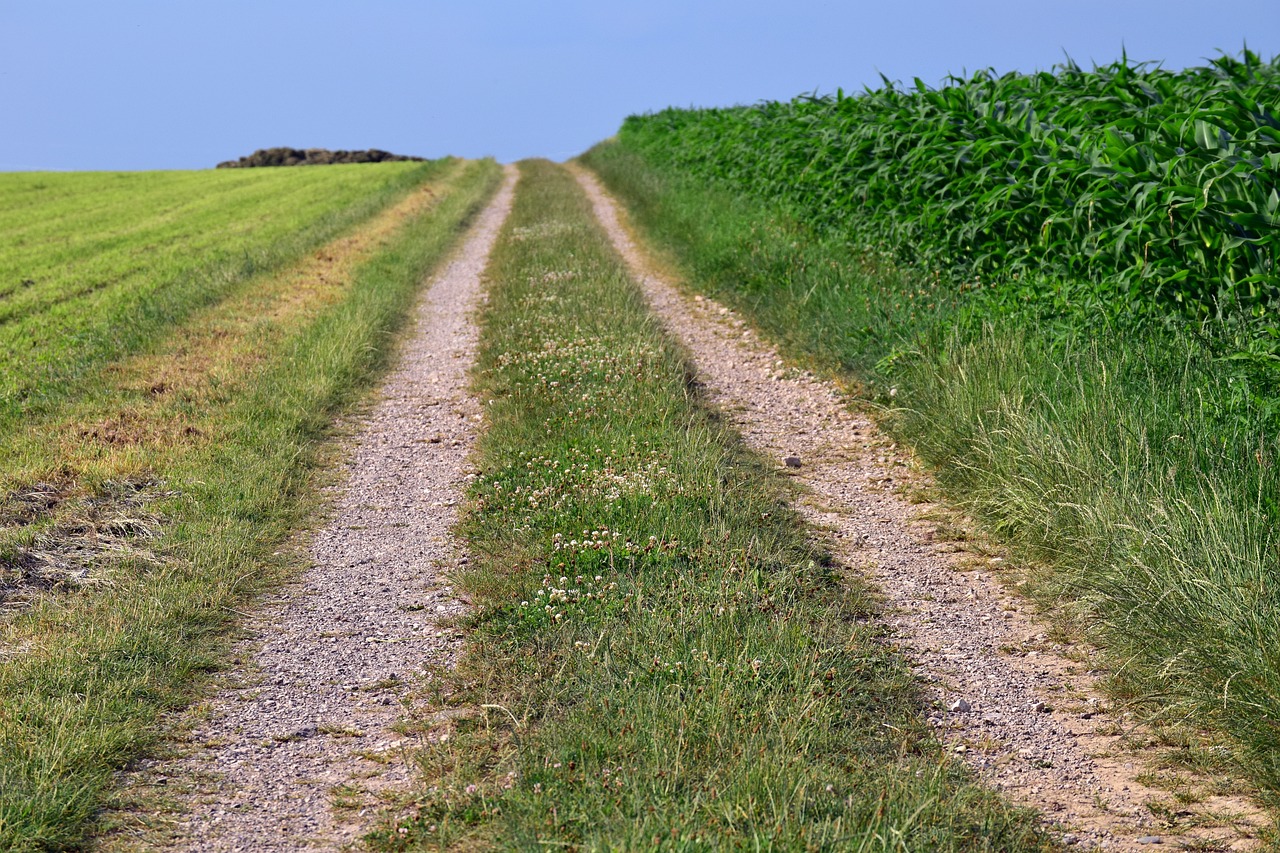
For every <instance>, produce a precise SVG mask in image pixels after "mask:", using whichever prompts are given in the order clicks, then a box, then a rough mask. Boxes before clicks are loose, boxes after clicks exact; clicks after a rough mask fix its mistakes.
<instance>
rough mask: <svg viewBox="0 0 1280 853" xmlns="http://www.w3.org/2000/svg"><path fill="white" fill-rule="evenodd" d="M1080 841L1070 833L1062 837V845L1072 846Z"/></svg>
mask: <svg viewBox="0 0 1280 853" xmlns="http://www.w3.org/2000/svg"><path fill="white" fill-rule="evenodd" d="M1079 840H1080V839H1079V838H1077V837H1076V836H1075V835H1074V834H1072V833H1070V832H1068V833H1067V834H1066V835H1064V836H1062V843H1063V844H1068V845H1070V844H1075V843H1076V842H1077V841H1079Z"/></svg>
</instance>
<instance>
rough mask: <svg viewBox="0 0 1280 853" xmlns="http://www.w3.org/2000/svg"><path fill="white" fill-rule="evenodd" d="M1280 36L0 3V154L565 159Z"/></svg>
mask: <svg viewBox="0 0 1280 853" xmlns="http://www.w3.org/2000/svg"><path fill="white" fill-rule="evenodd" d="M1245 40H1247V41H1248V43H1249V46H1250V47H1251V48H1252V49H1254V50H1256V51H1257V52H1259V53H1261V54H1263V55H1264V56H1267V57H1271V56H1274V55H1276V54H1280V0H1230V2H1222V3H1211V2H1205V0H1159V1H1158V2H1156V0H1108V2H1096V0H1071V2H1051V3H1046V2H1037V1H1036V0H1021V2H1005V0H991V2H983V0H970V2H967V3H961V2H957V0H946V2H942V0H896V2H846V3H836V2H822V1H821V0H786V2H783V0H770V2H759V0H733V2H728V0H707V2H698V0H680V1H679V2H676V0H643V2H630V0H627V2H621V0H615V2H610V0H596V2H585V1H584V0H541V2H537V0H525V2H519V3H517V2H494V0H466V2H450V3H444V2H426V0H423V2H408V0H362V2H342V3H340V2H333V0H312V2H307V3H301V2H271V0H257V2H241V0H222V2H216V3H214V2H195V0H164V2H160V1H159V0H147V2H143V0H111V2H104V1H103V0H94V2H69V0H21V2H16V0H0V117H3V118H2V119H0V171H10V170H18V169H77V170H80V169H193V168H205V167H208V166H212V165H213V164H215V163H216V162H218V161H219V160H225V159H231V158H234V157H238V156H240V155H243V154H248V153H249V152H251V151H253V150H254V149H256V148H262V147H268V146H273V145H293V146H298V147H325V148H367V147H377V148H384V149H387V150H391V151H396V152H399V153H406V154H420V155H423V156H439V155H444V154H458V155H462V156H485V155H492V156H496V157H498V158H499V159H500V160H503V161H509V160H514V159H518V158H521V157H530V156H544V157H551V158H553V159H557V160H559V159H564V158H567V157H570V156H572V155H574V154H577V153H579V152H581V151H583V150H585V149H586V148H588V147H590V145H591V144H592V143H594V142H596V141H598V140H600V139H603V138H605V137H607V136H609V135H611V134H612V133H613V132H614V131H616V130H617V128H618V125H619V124H620V123H621V121H622V119H623V118H624V117H625V116H627V115H628V114H630V113H633V112H644V111H648V110H655V109H660V108H662V107H664V106H670V105H675V106H689V105H698V106H710V105H728V104H735V103H752V102H755V101H758V100H762V99H774V98H789V97H791V96H793V95H797V94H800V93H802V92H809V91H813V90H815V89H816V90H819V91H834V90H835V88H836V87H838V86H839V87H844V88H845V89H846V90H849V89H855V90H856V89H859V88H861V87H862V86H864V85H870V84H876V83H877V82H878V81H879V74H880V73H884V74H885V75H887V76H888V77H890V78H892V79H901V80H907V81H909V80H910V79H911V78H912V77H916V76H918V77H921V78H923V79H924V80H925V81H926V82H928V83H931V84H933V83H937V82H939V81H940V80H941V79H942V77H943V76H945V75H946V74H948V73H961V72H964V71H966V70H967V71H972V70H975V69H978V68H985V67H994V68H995V69H997V70H998V71H1008V70H1015V69H1016V70H1022V71H1032V70H1036V69H1043V68H1048V67H1051V66H1052V65H1054V64H1056V63H1057V62H1060V61H1061V60H1062V58H1063V56H1064V55H1065V54H1070V55H1071V57H1072V58H1074V59H1075V60H1076V61H1077V62H1079V63H1080V64H1082V65H1088V64H1089V63H1090V62H1091V61H1097V62H1109V61H1111V60H1113V59H1116V58H1118V57H1119V55H1120V51H1121V47H1122V45H1123V46H1124V47H1125V48H1126V49H1127V50H1128V53H1129V56H1130V58H1132V59H1144V60H1148V59H1149V60H1161V61H1163V62H1164V64H1165V65H1166V67H1170V68H1179V67H1183V66H1186V65H1196V64H1201V62H1202V60H1203V59H1204V58H1206V57H1212V56H1215V55H1217V53H1218V51H1219V49H1221V50H1226V51H1229V52H1235V51H1238V50H1239V48H1240V46H1241V44H1242V42H1244V41H1245Z"/></svg>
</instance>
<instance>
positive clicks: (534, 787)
mask: <svg viewBox="0 0 1280 853" xmlns="http://www.w3.org/2000/svg"><path fill="white" fill-rule="evenodd" d="M489 277H490V284H491V293H490V295H491V301H490V303H489V307H488V310H487V313H486V316H485V319H484V326H483V335H482V339H481V354H480V363H479V368H478V373H477V378H476V382H477V387H478V393H479V394H480V395H481V396H482V398H484V399H487V400H489V401H490V402H489V405H488V408H487V411H488V422H489V423H488V430H487V432H486V433H485V435H484V436H483V437H482V439H481V444H480V447H479V458H478V464H479V466H480V468H481V471H482V474H481V477H480V478H479V479H478V481H477V482H476V484H475V485H474V487H473V490H472V493H471V498H472V504H471V508H470V511H469V514H468V516H467V519H466V521H465V522H464V523H463V530H462V532H463V533H464V534H465V535H466V536H467V538H468V540H469V542H470V545H471V548H472V549H473V552H474V554H475V557H474V559H473V568H471V569H470V570H469V571H467V572H466V574H465V576H464V577H463V578H462V579H461V584H462V586H463V587H464V588H465V590H466V591H467V592H468V593H469V594H470V596H471V597H472V599H473V600H474V601H475V603H476V609H475V612H474V616H473V617H472V619H471V623H472V624H471V625H470V628H471V630H472V637H473V642H472V646H471V648H470V651H469V652H468V655H467V657H466V660H465V662H464V663H463V664H462V665H461V666H460V668H459V670H458V672H457V673H456V674H455V676H454V677H453V678H452V679H450V683H451V684H453V685H454V686H453V688H452V689H453V690H454V692H453V693H452V694H449V695H445V694H443V693H442V694H441V695H439V696H437V697H435V698H436V700H437V701H439V702H444V703H446V704H451V705H454V706H461V707H464V708H465V707H467V706H470V707H473V708H478V709H479V712H480V713H479V716H476V717H473V718H471V719H459V718H458V714H457V713H453V714H444V715H441V716H444V717H449V718H450V721H448V722H445V723H443V724H440V725H439V726H438V727H437V728H435V729H433V730H431V731H430V732H429V733H428V737H427V739H428V741H429V743H430V746H429V747H428V748H427V749H426V751H425V753H424V754H423V756H422V764H423V766H424V768H425V770H426V772H427V775H428V782H427V790H425V791H423V792H422V793H421V794H419V795H418V797H417V798H416V799H415V800H414V801H413V802H411V803H410V804H409V805H408V807H407V808H406V809H405V810H404V811H403V812H402V813H401V814H399V815H398V820H396V821H395V822H394V823H390V822H389V823H388V825H387V826H386V827H385V828H384V829H383V830H382V831H379V832H378V833H377V835H376V836H375V837H374V839H373V842H374V846H375V847H377V848H378V849H394V850H400V849H438V848H463V849H469V848H470V847H473V846H495V847H500V848H507V849H511V848H515V849H531V848H535V847H540V846H557V847H558V846H564V847H569V848H574V849H593V850H594V849H617V850H631V849H728V848H743V849H828V848H832V847H839V848H840V849H850V850H924V849H929V850H958V849H966V850H967V849H991V850H995V849H999V850H1020V849H1040V848H1041V847H1042V845H1044V844H1045V842H1044V840H1043V838H1042V837H1041V836H1040V834H1039V831H1038V829H1037V824H1036V821H1035V820H1034V817H1033V816H1031V815H1030V814H1028V813H1026V812H1022V811H1018V810H1014V809H1011V808H1009V807H1008V806H1006V805H1005V804H1003V803H1002V802H1001V801H1000V800H999V799H998V798H997V797H996V796H995V795H994V794H992V793H991V792H989V791H986V790H984V789H983V788H981V787H978V786H975V785H973V784H971V783H970V782H969V781H968V779H967V776H966V774H965V773H964V772H963V770H962V769H960V768H959V767H958V766H957V765H956V764H954V763H952V762H951V761H949V760H948V759H947V758H946V757H945V756H944V755H943V754H942V752H941V751H940V749H939V747H938V745H937V743H936V742H935V741H934V740H932V738H931V737H930V735H929V732H928V730H927V728H926V727H925V725H924V723H923V721H922V716H921V715H920V714H919V713H918V712H919V703H920V697H919V696H918V694H917V693H916V689H915V685H914V683H913V680H912V677H911V675H910V672H909V670H908V669H907V668H906V666H905V665H904V664H903V662H902V661H901V660H900V659H899V658H898V657H896V656H895V655H894V654H893V653H891V651H890V650H889V649H888V648H887V647H886V646H885V645H884V644H883V643H882V642H881V637H880V628H879V627H878V626H877V624H876V623H875V621H874V620H872V619H871V618H870V617H871V614H872V613H873V612H874V604H873V602H872V600H871V599H870V598H869V596H868V593H867V591H866V589H865V588H864V587H863V586H862V585H860V584H859V583H858V582H857V581H856V579H853V578H850V577H846V576H843V574H842V573H841V571H840V569H839V568H838V567H836V566H833V565H830V564H828V563H827V562H825V561H824V559H823V557H822V555H821V554H818V553H816V552H815V551H814V549H813V547H812V545H811V544H810V543H809V541H808V539H807V538H806V535H805V532H804V529H803V526H802V524H801V523H800V521H799V519H798V517H797V516H796V515H795V514H794V513H793V512H792V511H791V510H790V509H789V508H788V506H787V499H788V498H789V494H788V493H787V491H786V490H785V487H784V486H783V485H782V481H781V480H780V479H779V478H777V477H776V476H774V475H772V474H771V473H770V472H769V471H767V470H766V469H765V468H764V467H763V466H762V465H761V464H760V463H759V462H758V461H757V460H756V459H754V458H753V457H751V456H750V455H749V454H748V453H747V452H746V451H745V450H744V449H743V447H742V446H741V444H740V441H739V440H738V439H737V437H736V436H734V435H732V434H731V433H729V432H728V431H727V430H726V429H725V428H724V427H722V426H721V425H719V424H718V423H717V421H716V419H715V417H714V416H713V414H712V413H711V412H710V411H709V410H708V409H707V408H706V407H704V406H703V404H702V403H701V402H700V400H699V399H698V397H697V395H696V393H695V392H694V391H692V390H691V386H690V378H689V368H688V365H687V363H686V362H685V361H684V359H683V357H682V355H681V354H680V353H679V352H678V351H677V350H676V349H675V348H674V347H673V346H672V344H671V343H670V342H669V341H668V340H667V339H666V338H665V337H664V334H663V332H662V330H661V329H660V327H659V326H658V325H657V323H656V321H655V320H654V318H653V317H652V316H651V314H650V312H649V310H648V308H647V305H646V303H645V301H644V298H643V296H642V294H641V293H640V292H639V290H638V289H637V287H636V286H635V284H634V283H633V282H632V281H630V279H629V278H628V275H627V272H626V269H625V267H624V265H623V263H622V261H621V260H620V259H619V258H618V257H617V256H616V255H615V254H614V253H613V250H612V248H611V247H610V246H609V244H608V240H607V238H606V237H605V235H604V233H603V231H602V230H601V229H600V227H599V226H598V224H597V223H596V222H595V220H594V217H593V214H592V211H591V207H590V204H589V202H588V201H587V199H586V198H585V197H584V196H583V195H582V193H581V191H580V190H579V188H578V187H577V184H576V182H575V181H574V180H573V178H572V176H571V175H570V174H569V173H568V172H567V171H566V170H565V169H564V168H563V167H559V166H554V165H552V164H550V163H547V162H544V161H533V162H527V163H524V164H522V177H521V184H520V186H519V190H518V192H517V196H516V201H515V207H514V209H513V212H512V214H511V217H510V219H509V220H508V222H507V224H506V226H505V228H504V231H503V232H502V234H501V236H500V238H499V241H498V244H497V246H496V247H495V249H494V253H493V255H492V257H491V260H490V266H489Z"/></svg>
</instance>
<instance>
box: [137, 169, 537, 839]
mask: <svg viewBox="0 0 1280 853" xmlns="http://www.w3.org/2000/svg"><path fill="white" fill-rule="evenodd" d="M514 185H515V173H514V171H513V170H512V169H511V168H510V167H508V169H507V173H506V177H505V180H504V183H503V186H502V188H501V189H500V190H499V192H498V194H497V196H496V197H495V198H494V200H493V201H492V202H491V203H490V204H489V205H488V207H487V208H486V209H485V210H484V211H483V212H482V213H481V214H480V216H479V218H478V221H477V222H476V224H475V225H474V226H473V228H472V231H471V233H470V235H469V236H468V237H467V238H466V240H465V242H464V244H463V245H462V247H461V248H460V249H459V250H458V251H457V252H456V253H455V254H454V256H453V257H452V258H451V260H450V261H449V262H448V263H447V265H446V266H445V268H444V269H443V270H442V271H441V272H440V273H439V274H437V276H436V277H435V279H434V281H433V282H432V284H431V285H430V288H429V289H428V291H427V292H426V294H425V296H424V297H423V299H422V301H421V303H420V304H419V307H418V309H417V314H416V317H417V324H418V327H417V330H416V331H415V332H414V334H413V336H412V338H411V339H410V340H409V341H408V342H407V344H406V345H405V346H404V348H403V350H402V351H401V353H400V357H399V363H398V366H397V368H396V369H395V370H394V372H393V373H391V375H390V376H389V377H388V378H387V379H386V380H385V382H384V384H383V386H382V387H381V389H380V394H379V397H378V400H377V403H376V404H375V406H374V408H373V409H372V411H371V412H370V413H369V415H368V416H367V418H364V419H362V422H361V423H360V424H359V429H358V432H357V433H356V435H355V436H354V437H353V438H352V439H351V441H350V444H349V458H348V461H347V463H346V473H345V476H344V477H343V482H342V483H341V484H340V485H339V486H338V487H336V488H335V496H334V509H333V515H332V517H331V518H330V519H329V520H328V521H327V523H326V524H325V526H324V527H323V528H322V529H321V530H319V531H318V532H317V533H316V534H315V536H314V539H313V540H312V542H311V545H310V552H311V557H312V560H313V566H312V568H311V569H309V570H308V571H307V572H306V573H305V574H304V575H303V576H302V577H301V578H300V579H299V581H298V582H297V583H296V584H295V585H294V586H293V588H291V589H288V590H286V591H284V592H283V593H281V595H280V596H279V597H278V598H276V599H275V600H274V601H272V602H270V603H269V604H268V605H267V606H266V607H265V608H264V609H263V611H262V612H261V613H260V614H258V615H257V616H256V617H255V618H253V619H252V620H251V621H250V622H249V625H248V628H247V629H248V631H249V632H250V635H251V636H250V638H249V639H248V640H246V642H245V643H244V644H243V646H242V655H243V657H244V658H245V659H246V668H247V669H248V672H249V674H248V675H244V676H243V680H242V683H239V684H234V685H229V686H227V687H226V688H225V689H223V690H221V691H220V692H219V693H218V694H217V695H216V696H215V697H214V698H213V699H212V700H211V701H210V702H209V704H208V707H207V709H206V712H207V713H206V718H205V719H204V720H203V721H201V722H200V723H198V724H197V726H196V730H195V731H194V732H193V735H192V738H193V745H194V746H196V747H197V748H196V749H195V750H194V751H193V752H192V753H191V754H190V755H188V756H185V757H183V758H182V759H180V760H178V761H176V762H172V763H169V764H162V765H158V766H155V767H152V768H150V769H149V771H148V773H147V777H148V779H149V781H150V783H151V784H168V785H169V786H170V787H171V788H173V789H176V790H177V792H178V793H179V796H180V797H181V798H182V799H184V800H186V803H185V804H184V805H185V806H186V808H188V809H189V813H188V814H186V815H184V816H182V817H180V818H179V820H178V821H177V823H176V825H174V826H172V827H171V828H170V831H169V833H168V834H169V835H170V841H171V843H172V845H173V846H174V847H176V848H177V849H185V850H200V851H215V850H255V851H258V850H262V851H271V850H297V849H300V848H312V849H338V848H341V847H344V846H346V845H348V844H350V843H352V842H354V841H355V840H356V839H358V838H359V836H360V835H361V834H363V833H364V832H366V831H367V830H368V829H369V828H370V827H369V822H370V819H371V815H372V810H371V808H370V807H371V806H374V805H375V804H376V803H377V802H378V797H379V794H380V793H381V792H385V791H388V790H395V789H401V788H404V787H405V786H407V784H408V782H409V780H410V777H411V767H410V764H409V762H408V760H407V757H406V756H407V751H408V750H409V749H410V748H411V747H412V746H414V744H413V743H412V742H410V739H409V738H406V737H404V736H402V735H400V734H398V733H396V732H395V731H394V726H395V724H396V723H397V722H398V721H399V720H401V719H402V718H403V717H404V716H405V706H403V705H402V702H405V701H407V699H405V697H406V696H407V694H408V692H409V690H410V689H411V688H412V687H413V685H414V682H415V681H416V680H419V679H420V677H421V675H422V673H423V672H424V670H426V669H427V668H429V667H432V666H437V665H446V666H448V665H451V664H452V663H453V661H454V659H455V656H456V654H457V651H458V648H459V646H460V645H461V638H460V637H459V636H458V635H457V634H456V633H455V631H454V630H453V629H452V628H451V627H449V626H448V624H447V621H446V620H447V619H448V618H449V617H451V616H454V615H456V614H457V613H459V612H460V611H462V610H463V609H464V608H465V604H464V603H463V602H461V601H459V600H458V599H457V598H455V597H454V595H453V590H452V587H451V586H450V585H449V583H448V581H447V578H446V577H445V575H444V571H445V568H446V567H448V566H454V565H457V564H458V563H459V562H461V561H464V560H465V559H466V557H465V553H464V552H463V551H462V549H461V546H460V544H459V543H456V542H454V541H453V539H452V537H451V535H450V528H451V526H452V525H453V523H454V522H455V520H456V516H457V510H456V508H455V507H456V505H457V504H458V503H459V502H460V501H461V499H462V496H463V489H464V487H465V484H466V480H467V473H466V472H467V463H466V458H467V455H468V453H469V452H470V449H471V446H472V443H473V440H474V438H475V435H476V431H477V429H478V425H479V419H480V406H479V404H478V403H477V401H475V400H474V399H472V398H471V396H470V394H469V391H468V376H467V372H468V370H469V368H470V366H471V364H472V363H473V360H474V356H475V349H476V341H477V330H476V327H475V324H474V323H473V322H472V321H471V317H470V314H471V312H472V311H473V310H474V308H475V307H476V306H477V304H478V302H479V300H480V294H481V275H482V273H483V271H484V267H485V263H486V261H487V258H488V254H489V251H490V249H491V248H492V246H493V243H494V241H495V239H496V237H497V234H498V230H499V228H500V227H501V225H502V223H503V221H504V220H505V218H506V216H507V214H508V212H509V211H510V209H511V202H512V198H513V191H514Z"/></svg>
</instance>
